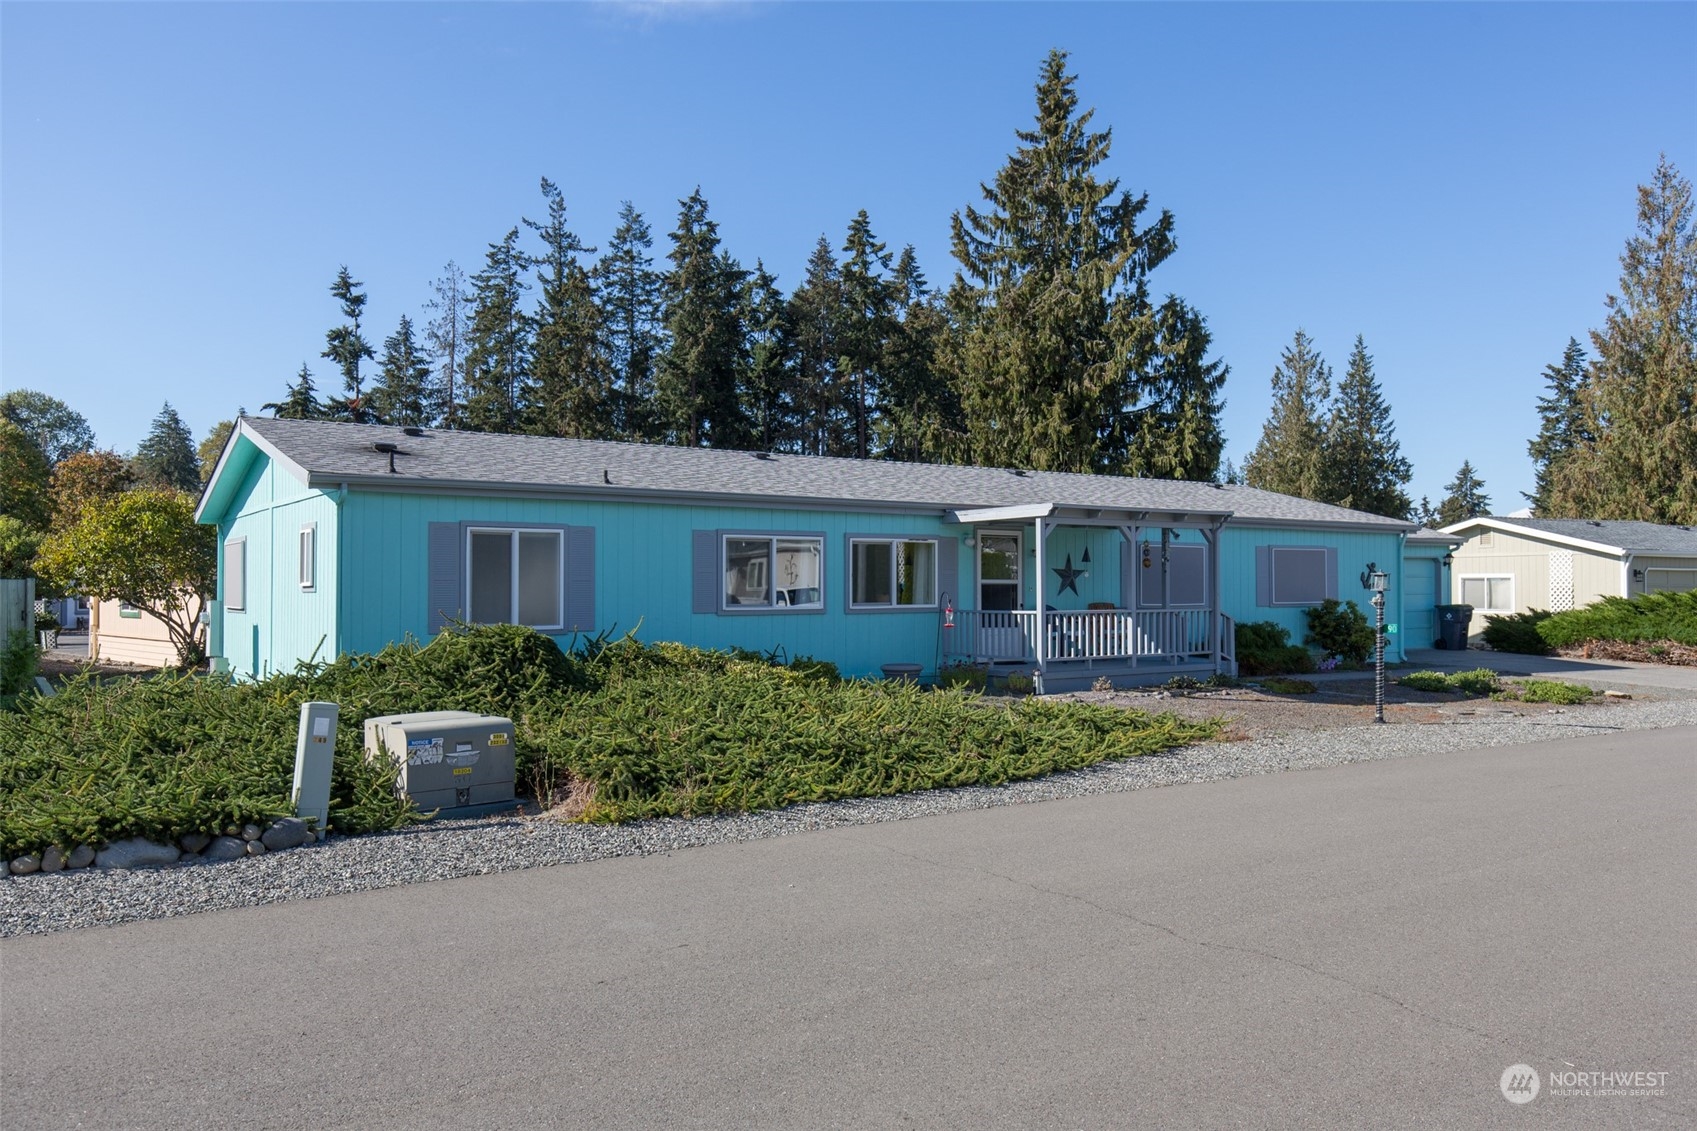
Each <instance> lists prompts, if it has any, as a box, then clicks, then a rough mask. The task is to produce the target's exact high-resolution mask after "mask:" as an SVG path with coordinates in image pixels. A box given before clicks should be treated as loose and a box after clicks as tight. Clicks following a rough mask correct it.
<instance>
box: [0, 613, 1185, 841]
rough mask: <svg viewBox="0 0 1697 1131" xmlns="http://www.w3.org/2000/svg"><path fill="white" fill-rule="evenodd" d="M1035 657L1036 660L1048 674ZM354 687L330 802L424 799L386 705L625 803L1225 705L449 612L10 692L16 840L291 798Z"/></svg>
mask: <svg viewBox="0 0 1697 1131" xmlns="http://www.w3.org/2000/svg"><path fill="white" fill-rule="evenodd" d="M1027 678H1029V677H1027ZM309 699H317V700H329V701H333V702H336V703H338V704H340V706H341V714H340V718H339V721H338V730H337V734H336V742H335V760H334V769H333V778H332V796H331V804H330V824H331V826H332V827H334V828H335V829H337V830H339V831H342V832H364V831H371V830H376V829H384V828H392V827H395V826H397V825H400V824H404V823H406V822H407V821H409V820H413V819H415V818H416V816H417V814H416V813H415V812H414V811H413V810H412V809H411V807H410V805H409V804H408V803H406V802H405V801H403V800H398V799H397V798H396V797H395V796H394V793H393V787H394V771H393V769H392V768H391V767H390V766H388V765H387V764H385V763H382V762H377V763H373V762H368V761H367V760H366V759H365V757H364V753H363V746H364V732H363V721H364V719H366V718H367V717H369V716H372V715H385V714H394V713H398V712H406V711H424V710H444V709H457V710H468V711H478V712H482V713H489V714H499V715H505V716H507V717H509V718H512V719H513V721H514V724H515V725H514V730H515V735H514V751H515V756H516V760H517V767H516V769H517V771H518V780H519V781H520V782H521V783H524V784H525V785H526V786H527V787H529V788H532V789H534V790H535V791H536V793H537V794H538V795H539V796H545V797H547V798H549V799H550V800H551V801H552V800H556V799H558V798H559V797H561V796H564V797H566V798H567V800H568V801H569V806H570V811H571V812H572V813H573V814H574V815H578V816H581V817H583V818H584V819H589V820H599V821H621V820H628V819H632V818H638V817H671V816H692V815H696V814H703V813H713V812H722V811H732V810H745V809H755V808H768V807H775V806H782V805H788V804H792V803H795V802H798V801H822V800H830V799H834V798H842V797H855V796H873V795H879V794H889V793H899V792H903V791H907V790H915V789H930V788H936V787H941V786H959V785H987V784H998V783H1002V782H1007V781H1014V780H1018V779H1023V778H1030V777H1036V776H1039V775H1042V774H1047V773H1052V772H1055V771H1057V770H1067V769H1077V768H1080V767H1082V766H1087V765H1091V764H1094V763H1096V762H1101V761H1104V760H1107V759H1113V758H1124V757H1129V756H1131V755H1135V754H1143V753H1149V752H1153V751H1156V750H1161V749H1165V748H1167V747H1171V746H1178V745H1184V744H1186V743H1191V742H1197V741H1201V740H1204V739H1206V738H1209V737H1212V736H1213V735H1214V734H1216V733H1217V731H1218V729H1219V727H1218V723H1217V722H1215V721H1204V722H1189V721H1185V720H1180V719H1177V718H1174V717H1172V716H1170V715H1161V716H1150V715H1147V714H1143V713H1141V712H1133V711H1125V710H1122V709H1119V708H1112V707H1103V706H1100V705H1093V704H1086V703H1070V702H1069V703H1058V702H1052V701H1048V700H1026V701H1020V702H1015V703H1007V702H1005V701H1004V702H998V701H993V700H986V699H983V698H981V697H980V696H978V695H976V694H973V693H971V692H969V691H965V690H960V689H955V690H930V689H925V688H920V687H917V686H914V685H911V684H899V683H895V684H892V683H886V682H874V681H861V680H842V679H840V678H838V677H837V673H836V670H835V668H834V667H832V666H831V665H829V664H822V663H819V662H816V661H809V660H798V661H797V662H795V663H793V664H783V663H779V662H777V661H776V659H775V658H774V657H770V656H765V655H761V654H757V653H756V654H743V655H730V654H727V653H722V652H704V651H700V650H698V649H693V648H686V647H684V646H682V645H678V644H653V645H644V644H641V643H638V642H637V641H635V640H633V639H629V638H626V639H622V640H616V641H609V640H605V639H596V640H593V641H590V642H588V643H587V644H585V645H584V646H583V648H582V649H581V650H580V652H579V653H578V654H577V655H570V656H568V655H565V654H563V653H562V652H561V651H560V650H559V648H557V647H556V646H555V644H554V643H553V641H552V640H550V639H548V638H547V637H544V636H542V635H540V634H539V633H536V632H533V631H531V630H529V629H524V628H514V627H510V626H496V627H485V628H475V629H464V628H461V629H459V630H456V631H452V632H447V633H443V634H442V635H440V636H438V637H436V638H435V640H433V641H432V642H431V643H430V644H429V645H428V646H420V645H418V644H417V643H414V642H407V643H404V644H398V645H394V646H392V647H389V648H385V649H384V650H383V651H382V652H379V653H376V654H375V655H361V656H347V657H343V658H341V659H339V660H337V661H335V662H334V663H330V664H317V665H310V666H309V665H303V666H302V667H301V668H300V669H299V670H297V671H295V672H292V673H289V674H286V675H279V676H273V677H271V678H268V679H265V680H260V681H257V682H250V683H233V682H231V681H229V680H227V679H222V678H216V677H206V676H199V677H196V676H160V677H156V678H149V679H135V680H123V681H117V682H113V683H109V684H100V683H96V682H95V681H93V680H92V679H90V678H88V677H84V678H82V679H78V680H73V681H72V682H71V683H69V684H68V685H66V686H65V687H64V688H62V689H61V691H60V693H59V694H58V695H57V696H54V697H52V698H42V697H39V696H36V695H34V694H33V693H26V694H25V695H24V696H23V697H22V698H21V699H20V703H19V709H18V710H17V711H16V712H8V713H3V714H0V853H3V854H4V856H6V857H10V856H12V855H16V854H19V853H22V852H29V851H40V850H41V849H43V848H45V847H47V846H48V845H52V844H58V845H60V846H61V847H65V848H69V847H71V846H73V845H76V844H95V845H99V844H102V843H105V842H108V841H111V840H116V839H120V838H122V837H128V836H145V837H148V838H150V839H156V840H169V839H174V838H176V837H179V836H182V835H183V834H185V833H200V832H204V833H216V832H222V831H224V829H225V828H227V827H229V826H230V825H239V824H246V823H249V822H253V823H262V822H264V821H267V820H270V819H273V818H275V817H278V816H282V815H284V814H286V813H288V812H289V810H290V806H289V800H288V794H289V787H290V782H291V779H292V775H293V769H294V745H295V731H296V727H297V725H298V721H299V709H300V704H301V703H302V702H304V701H306V700H309Z"/></svg>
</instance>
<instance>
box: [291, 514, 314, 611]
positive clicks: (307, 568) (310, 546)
mask: <svg viewBox="0 0 1697 1131" xmlns="http://www.w3.org/2000/svg"><path fill="white" fill-rule="evenodd" d="M296 551H297V557H298V559H299V560H298V562H297V566H298V569H299V573H300V584H301V592H303V593H311V592H314V591H315V590H316V589H317V588H318V524H317V523H316V522H306V523H302V524H301V531H300V539H299V541H298V542H297V543H296Z"/></svg>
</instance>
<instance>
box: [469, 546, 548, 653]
mask: <svg viewBox="0 0 1697 1131" xmlns="http://www.w3.org/2000/svg"><path fill="white" fill-rule="evenodd" d="M474 534H506V535H508V536H509V537H511V539H512V546H513V553H512V557H513V560H512V565H511V567H510V568H511V576H510V577H509V578H508V579H507V584H508V585H509V586H510V589H509V593H510V594H511V597H510V603H509V605H508V619H507V620H504V621H492V622H479V623H493V624H517V625H523V626H524V627H525V628H534V629H536V630H537V631H538V632H564V631H565V627H566V626H565V617H566V532H565V531H564V530H563V529H561V528H560V527H557V526H468V527H466V528H465V547H464V554H465V559H464V561H465V613H466V618H467V620H468V622H469V621H470V618H471V586H472V576H471V539H472V535H474ZM521 534H548V535H552V536H553V538H554V540H555V542H556V543H558V545H559V547H560V552H559V554H558V556H557V557H556V558H555V559H554V560H555V562H556V567H555V570H554V587H555V589H554V592H555V601H556V607H557V609H558V611H559V616H560V620H559V621H557V622H556V623H554V624H524V622H523V621H521V620H519V545H520V541H519V535H521Z"/></svg>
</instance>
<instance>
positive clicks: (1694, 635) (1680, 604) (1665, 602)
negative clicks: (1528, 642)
mask: <svg viewBox="0 0 1697 1131" xmlns="http://www.w3.org/2000/svg"><path fill="white" fill-rule="evenodd" d="M1538 634H1539V635H1540V636H1542V637H1543V638H1544V641H1545V643H1547V644H1549V645H1550V646H1551V647H1552V648H1565V647H1568V646H1571V645H1575V644H1584V643H1585V642H1586V641H1589V640H1618V641H1623V642H1628V643H1634V642H1638V641H1651V640H1671V641H1674V642H1675V643H1678V644H1686V645H1690V646H1694V647H1697V589H1691V590H1687V591H1685V592H1683V593H1645V594H1642V595H1640V596H1637V597H1632V598H1630V599H1629V598H1626V597H1604V598H1603V599H1602V600H1601V601H1598V602H1597V603H1596V604H1594V605H1587V606H1585V607H1584V608H1583V609H1569V610H1567V611H1566V612H1560V613H1554V614H1552V615H1551V616H1550V617H1548V618H1547V619H1546V620H1543V621H1541V622H1540V623H1539V625H1538Z"/></svg>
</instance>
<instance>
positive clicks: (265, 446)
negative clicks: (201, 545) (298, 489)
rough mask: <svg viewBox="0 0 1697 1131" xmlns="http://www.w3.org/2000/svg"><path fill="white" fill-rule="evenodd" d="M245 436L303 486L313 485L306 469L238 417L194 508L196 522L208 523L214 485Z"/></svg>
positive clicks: (244, 419)
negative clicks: (208, 507)
mask: <svg viewBox="0 0 1697 1131" xmlns="http://www.w3.org/2000/svg"><path fill="white" fill-rule="evenodd" d="M243 436H246V437H247V438H248V439H249V440H250V441H252V442H253V445H254V447H256V448H258V449H259V450H260V451H262V452H264V453H265V454H266V455H268V456H270V457H271V458H272V459H273V460H275V461H276V462H277V463H278V464H280V465H281V466H283V467H285V468H287V469H288V472H289V474H290V475H293V476H294V477H295V478H296V479H298V480H300V482H301V486H303V487H307V486H310V485H311V484H310V482H309V479H310V476H309V475H308V474H307V470H306V468H304V467H302V466H301V465H300V464H298V463H296V462H295V461H294V460H292V459H290V458H289V457H288V456H286V455H284V454H283V451H282V449H281V448H279V447H277V445H276V444H273V443H272V442H271V441H270V440H267V439H266V438H265V437H264V436H261V435H260V434H259V433H258V432H255V431H254V430H253V429H252V428H249V427H248V424H247V417H245V416H242V417H237V419H236V426H235V427H234V428H232V429H230V435H229V436H228V437H226V438H225V440H224V450H223V451H221V452H219V453H218V463H217V466H215V467H213V469H212V474H211V475H208V476H207V477H206V483H205V484H204V485H203V486H202V487H201V489H200V502H199V503H197V504H195V508H194V520H195V521H196V522H205V521H206V503H207V500H209V499H210V498H211V497H212V485H213V484H214V483H216V482H218V477H219V476H220V475H222V474H223V473H224V465H225V464H226V463H228V462H229V460H230V455H231V453H232V452H234V451H235V450H236V441H237V440H238V439H240V438H241V437H243Z"/></svg>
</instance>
